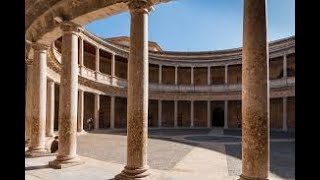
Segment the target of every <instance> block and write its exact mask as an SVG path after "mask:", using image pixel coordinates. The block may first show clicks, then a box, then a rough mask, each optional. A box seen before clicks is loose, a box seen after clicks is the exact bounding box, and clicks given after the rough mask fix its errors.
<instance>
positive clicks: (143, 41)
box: [115, 0, 151, 179]
mask: <svg viewBox="0 0 320 180" xmlns="http://www.w3.org/2000/svg"><path fill="white" fill-rule="evenodd" d="M150 7H151V4H150V1H147V0H132V1H130V2H129V10H130V14H131V26H130V53H129V61H128V106H127V107H128V111H127V122H128V128H127V144H128V145H127V165H126V166H125V167H124V170H123V171H122V172H121V173H120V174H119V175H117V176H116V177H115V179H148V176H149V175H150V172H149V166H148V164H147V147H148V100H149V99H148V98H149V94H148V93H149V92H148V91H149V78H148V75H149V73H148V72H149V70H148V68H149V57H148V11H149V8H150Z"/></svg>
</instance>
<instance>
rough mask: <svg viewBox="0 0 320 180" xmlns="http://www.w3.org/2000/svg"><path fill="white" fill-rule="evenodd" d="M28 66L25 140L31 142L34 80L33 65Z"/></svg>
mask: <svg viewBox="0 0 320 180" xmlns="http://www.w3.org/2000/svg"><path fill="white" fill-rule="evenodd" d="M26 65H27V87H26V96H25V97H26V107H25V114H26V125H25V128H26V137H25V140H27V141H28V142H30V138H31V123H32V109H33V108H32V87H33V80H32V76H33V75H32V74H33V71H32V64H31V63H28V64H27V63H26Z"/></svg>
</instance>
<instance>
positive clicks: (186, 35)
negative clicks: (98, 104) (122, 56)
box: [85, 0, 295, 51]
mask: <svg viewBox="0 0 320 180" xmlns="http://www.w3.org/2000/svg"><path fill="white" fill-rule="evenodd" d="M267 3H268V4H267V9H268V40H269V41H272V40H276V39H280V38H284V37H288V36H292V35H295V0H267ZM242 22H243V0H175V1H172V2H169V3H165V4H160V5H157V6H155V11H153V12H151V13H150V15H149V40H150V41H155V42H157V43H158V44H159V45H160V46H161V47H162V49H163V50H167V51H209V50H219V49H228V48H237V47H241V46H242V28H243V26H242ZM85 28H86V29H87V30H89V31H90V32H92V33H94V34H96V35H98V36H100V37H104V38H106V37H115V36H129V34H130V14H129V13H127V12H126V13H121V14H118V15H115V16H111V17H109V18H105V19H101V20H97V21H94V22H91V23H89V24H87V25H86V26H85Z"/></svg>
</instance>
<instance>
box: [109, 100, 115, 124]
mask: <svg viewBox="0 0 320 180" xmlns="http://www.w3.org/2000/svg"><path fill="white" fill-rule="evenodd" d="M115 99H116V97H114V96H111V97H110V129H114V117H115V116H114V112H115Z"/></svg>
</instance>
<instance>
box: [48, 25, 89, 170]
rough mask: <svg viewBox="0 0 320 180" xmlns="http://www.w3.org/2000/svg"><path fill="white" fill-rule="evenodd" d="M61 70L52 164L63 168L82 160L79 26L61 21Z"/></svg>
mask: <svg viewBox="0 0 320 180" xmlns="http://www.w3.org/2000/svg"><path fill="white" fill-rule="evenodd" d="M60 28H61V30H62V32H63V35H62V53H61V54H62V70H61V80H60V97H59V98H60V99H59V150H58V155H57V157H56V159H55V160H54V161H50V162H49V166H50V167H53V168H59V169H61V168H65V167H69V166H74V165H78V164H81V163H83V162H81V161H80V159H79V158H78V156H77V106H78V26H77V25H75V24H74V23H72V22H62V24H61V26H60Z"/></svg>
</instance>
